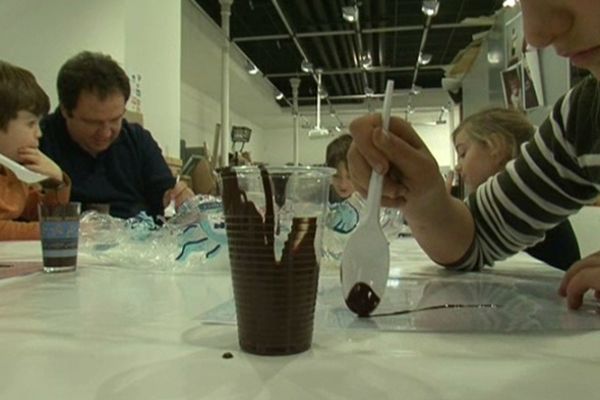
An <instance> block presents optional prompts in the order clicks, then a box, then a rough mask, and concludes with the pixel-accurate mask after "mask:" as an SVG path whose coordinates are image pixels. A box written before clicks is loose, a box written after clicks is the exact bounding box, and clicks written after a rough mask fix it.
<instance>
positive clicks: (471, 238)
mask: <svg viewBox="0 0 600 400" xmlns="http://www.w3.org/2000/svg"><path fill="white" fill-rule="evenodd" d="M520 4H521V9H522V16H523V24H524V32H525V38H526V40H527V43H529V44H530V45H531V46H533V47H537V48H543V47H548V46H553V47H554V48H555V50H556V52H557V53H558V54H559V55H562V56H564V57H568V58H569V59H570V61H571V63H573V64H575V65H576V66H577V67H580V68H585V69H587V70H589V71H590V72H591V73H592V75H593V76H592V77H590V78H588V79H585V80H584V81H582V82H581V83H580V84H578V85H577V86H576V87H575V88H573V89H572V90H570V91H569V92H568V93H567V94H566V95H565V96H563V97H562V98H561V99H559V100H558V102H557V104H556V105H555V107H554V108H553V110H552V113H551V114H550V115H549V116H548V118H547V119H546V121H544V123H543V124H542V125H541V126H540V128H539V129H538V131H537V132H536V134H535V136H534V138H533V139H532V140H531V141H529V142H528V143H527V145H526V146H523V148H522V149H521V155H520V156H519V157H517V158H516V159H515V161H514V162H510V163H509V164H508V165H507V167H506V169H505V171H503V172H501V173H499V174H498V175H495V176H494V177H493V178H492V179H490V180H488V181H487V182H485V183H484V184H482V185H481V186H480V187H479V188H478V189H477V191H476V192H475V193H472V194H471V195H470V196H469V198H468V200H467V202H466V204H465V203H463V202H461V201H460V200H457V199H453V198H452V197H451V196H450V195H449V194H448V193H447V191H446V189H445V185H444V181H443V179H442V177H441V175H440V173H439V167H438V165H437V163H436V161H435V159H434V158H433V156H432V155H431V153H430V152H429V150H428V149H427V146H425V144H424V143H423V141H422V140H421V138H420V137H419V136H418V135H417V134H416V132H414V130H413V129H412V127H411V126H410V125H409V124H408V123H406V122H405V121H402V120H400V119H398V118H392V120H391V121H390V129H389V130H390V133H392V134H391V135H384V134H383V133H382V131H381V117H380V116H366V117H362V118H360V119H358V120H355V121H353V123H352V125H351V126H350V130H351V132H352V135H353V139H354V142H353V143H354V144H353V147H352V148H351V149H350V152H349V153H348V160H349V167H350V171H351V173H352V177H353V179H354V180H355V181H354V183H355V185H356V187H357V189H359V190H361V191H364V190H366V188H367V187H368V186H367V185H368V179H369V178H368V177H369V175H370V170H371V168H375V169H376V170H377V171H378V172H380V173H387V171H388V169H389V166H390V164H391V165H393V166H395V167H396V168H398V169H399V170H400V172H401V174H402V177H403V179H402V181H401V182H394V181H392V180H391V179H389V178H387V179H386V181H385V182H384V188H383V197H384V198H383V200H382V201H383V203H384V204H387V205H395V206H397V207H400V208H401V209H402V210H403V211H404V215H405V217H406V220H407V222H408V223H409V225H410V226H411V229H412V233H413V235H414V237H415V238H416V240H417V241H418V242H419V245H420V246H421V248H422V249H423V250H424V251H425V252H426V253H427V254H428V255H429V257H431V258H432V259H433V260H435V261H436V262H438V263H439V264H442V265H444V266H446V267H447V268H454V269H461V270H470V269H480V268H482V267H483V266H484V265H491V264H493V263H494V261H496V260H501V259H504V258H506V257H508V256H510V255H511V254H514V253H516V252H518V251H520V250H522V249H524V248H526V247H529V246H531V245H533V244H535V243H537V242H539V241H541V240H542V239H543V238H544V235H545V232H546V231H547V230H549V229H551V228H552V227H554V226H556V225H558V224H559V223H560V222H562V221H564V220H565V219H567V217H568V216H569V215H570V214H573V213H575V212H577V211H578V210H579V209H580V208H581V207H582V206H583V205H585V204H592V203H593V202H594V201H595V199H596V198H597V197H598V194H599V193H600V169H599V168H598V159H599V157H600V83H599V81H598V80H600V31H599V30H598V26H600V2H599V1H598V0H551V1H542V0H521V2H520ZM588 290H593V291H594V292H595V294H596V297H597V298H598V297H600V255H599V254H598V253H597V254H595V255H591V256H588V257H586V258H584V259H583V260H581V261H578V262H577V263H575V264H574V265H573V266H572V267H571V268H570V269H569V271H568V272H567V273H566V274H565V277H564V279H563V281H562V284H561V286H560V289H559V291H560V294H561V295H563V296H566V297H567V301H568V304H569V307H571V308H579V307H580V306H581V304H582V301H583V295H584V294H585V293H586V292H587V291H588Z"/></svg>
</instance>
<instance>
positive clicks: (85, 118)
mask: <svg viewBox="0 0 600 400" xmlns="http://www.w3.org/2000/svg"><path fill="white" fill-rule="evenodd" d="M61 111H62V114H63V116H64V117H65V120H66V121H67V130H68V131H69V135H70V136H71V139H73V141H75V142H76V143H77V144H79V146H81V148H82V149H84V150H85V151H87V152H88V153H90V154H91V155H92V156H94V157H95V156H97V155H98V154H99V153H101V152H103V151H105V150H107V149H108V148H109V147H110V145H111V144H113V142H114V141H115V140H117V138H118V137H119V133H120V132H121V124H122V122H123V114H125V97H123V95H122V94H121V93H120V92H114V93H112V94H109V95H108V96H107V97H106V98H104V99H100V98H99V97H98V96H97V95H96V94H95V93H94V92H86V91H84V92H81V94H80V95H79V99H78V101H77V106H75V108H74V109H73V111H72V112H71V113H70V115H69V113H68V112H67V111H66V110H65V109H61Z"/></svg>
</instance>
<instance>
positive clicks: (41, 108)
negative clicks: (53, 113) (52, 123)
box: [0, 60, 50, 130]
mask: <svg viewBox="0 0 600 400" xmlns="http://www.w3.org/2000/svg"><path fill="white" fill-rule="evenodd" d="M49 109H50V100H49V99H48V95H47V94H46V93H45V92H44V90H43V89H42V88H41V87H40V85H39V84H38V83H37V81H36V79H35V77H34V76H33V74H32V73H31V72H29V71H27V70H26V69H24V68H21V67H17V66H16V65H12V64H9V63H7V62H4V61H2V60H0V129H1V130H6V129H7V127H8V123H9V121H10V120H12V119H15V118H17V114H18V113H19V111H29V112H31V113H32V114H34V115H37V116H39V117H41V116H43V115H45V114H47V113H48V110H49Z"/></svg>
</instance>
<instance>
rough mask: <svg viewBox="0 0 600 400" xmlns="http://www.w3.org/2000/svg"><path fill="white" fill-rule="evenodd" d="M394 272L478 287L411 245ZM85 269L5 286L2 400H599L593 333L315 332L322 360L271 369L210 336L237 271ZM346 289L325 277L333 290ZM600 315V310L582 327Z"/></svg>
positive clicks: (0, 308)
mask: <svg viewBox="0 0 600 400" xmlns="http://www.w3.org/2000/svg"><path fill="white" fill-rule="evenodd" d="M39 257H40V253H39V243H35V242H22V243H0V262H3V263H7V262H8V261H11V260H24V259H30V260H35V259H39ZM392 260H393V262H392V274H393V275H394V276H397V277H400V276H403V277H404V279H417V280H418V279H420V278H422V277H426V279H427V280H428V281H432V282H436V281H437V282H441V285H442V286H443V282H446V281H447V282H450V281H451V282H456V279H462V278H464V279H466V280H469V279H479V278H471V277H470V276H471V275H462V278H461V277H459V276H457V275H448V274H445V273H443V271H441V270H440V269H439V267H436V266H433V265H432V263H431V262H430V261H428V260H427V258H426V257H425V256H424V255H423V253H422V252H421V251H420V250H419V249H418V247H417V246H416V244H415V242H414V241H413V240H412V239H402V240H399V241H397V242H395V243H394V244H393V246H392ZM80 264H81V265H80V267H79V269H78V270H77V272H75V273H64V274H44V273H37V274H33V275H29V276H24V277H17V278H8V279H3V280H0V371H1V373H0V399H127V400H134V399H144V400H152V399H387V398H394V399H401V398H407V399H411V400H415V399H486V400H489V399H502V400H507V399H544V400H549V399H567V398H571V397H573V396H575V397H577V398H582V399H583V398H596V397H597V393H598V391H599V389H600V383H598V376H599V374H600V332H597V331H595V330H586V329H584V330H573V329H570V330H569V329H566V328H568V326H565V329H564V330H560V329H559V330H551V331H544V330H537V331H516V332H512V333H510V334H506V333H503V332H494V331H493V330H492V331H488V332H486V333H481V332H479V333H478V332H441V330H437V329H435V327H433V329H431V330H430V331H429V332H423V331H421V330H416V331H412V332H411V331H403V332H398V331H393V330H392V331H386V330H383V329H369V328H368V327H359V328H358V329H356V328H352V327H340V328H338V329H331V327H326V326H320V325H319V323H317V325H316V327H315V336H314V343H313V348H312V349H311V350H310V351H308V352H305V353H302V354H299V355H294V356H286V357H260V356H254V355H249V354H245V353H242V352H241V351H240V350H239V348H238V345H237V335H236V329H235V326H230V325H229V326H228V325H206V324H203V323H202V318H203V315H204V314H205V313H206V312H207V311H209V310H211V309H214V308H215V307H217V306H219V305H221V304H223V303H225V302H227V301H229V299H230V298H231V283H230V278H229V275H228V273H227V271H223V272H222V273H210V274H202V273H198V274H190V273H188V274H173V273H165V272H160V273H151V272H149V271H141V270H138V269H128V268H116V267H111V266H106V265H98V264H95V262H94V258H93V257H89V256H85V255H83V256H82V257H81V262H80ZM438 271H440V272H438ZM492 274H496V275H497V276H499V277H501V278H502V279H510V278H512V277H514V278H516V279H518V280H520V281H531V282H536V281H537V282H541V284H543V287H544V288H545V287H546V285H557V284H558V281H559V280H560V276H561V273H560V271H555V270H553V269H551V268H550V267H548V266H545V265H542V264H540V263H538V262H536V261H533V260H531V259H529V258H528V257H526V256H517V257H515V258H513V259H510V260H507V261H505V262H502V263H499V264H498V265H497V266H496V267H495V269H494V271H493V273H492ZM335 275H336V272H335V271H334V270H333V268H332V267H327V268H324V269H323V279H322V281H323V282H325V281H327V280H330V281H332V280H334V279H335V278H334V276H335ZM488 275H490V274H488ZM390 290H393V289H390ZM544 290H545V289H544ZM484 291H487V289H485V288H484ZM536 296H537V297H536ZM540 296H542V297H547V298H548V299H546V300H547V301H549V302H552V301H556V302H557V304H559V305H561V304H562V300H561V299H559V298H558V297H556V299H555V300H552V299H551V297H552V296H551V294H548V293H547V291H546V292H544V294H543V295H541V294H540V293H534V294H532V299H533V300H532V302H531V303H532V304H533V307H535V305H536V304H537V303H536V301H535V300H536V299H538V298H542V297H540ZM433 299H434V300H435V301H446V299H441V298H436V297H435V295H433ZM409 300H410V299H409ZM407 301H408V300H407ZM408 303H410V301H408ZM408 303H407V304H408ZM594 312H595V308H594V306H593V303H592V302H591V301H589V300H588V302H587V304H586V307H585V309H584V310H583V311H581V312H580V313H587V314H591V313H594ZM414 315H417V314H414ZM597 317H598V318H600V316H597ZM225 352H231V353H232V354H233V358H231V359H225V358H223V357H222V355H223V354H224V353H225Z"/></svg>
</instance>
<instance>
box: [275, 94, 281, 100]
mask: <svg viewBox="0 0 600 400" xmlns="http://www.w3.org/2000/svg"><path fill="white" fill-rule="evenodd" d="M275 98H276V99H277V100H281V99H283V93H281V92H276V93H275Z"/></svg>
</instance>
